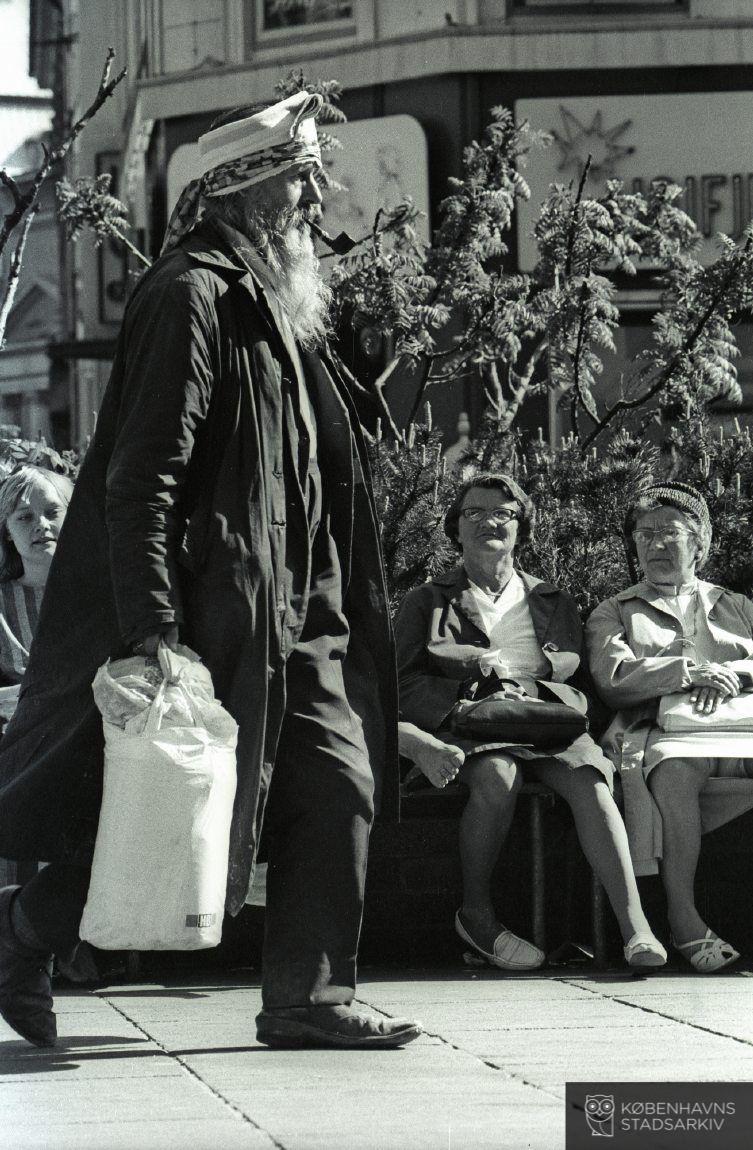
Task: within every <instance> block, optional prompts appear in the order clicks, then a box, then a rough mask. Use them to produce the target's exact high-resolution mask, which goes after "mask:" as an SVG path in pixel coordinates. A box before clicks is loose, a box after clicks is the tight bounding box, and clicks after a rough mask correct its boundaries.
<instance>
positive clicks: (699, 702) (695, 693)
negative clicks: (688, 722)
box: [690, 687, 730, 715]
mask: <svg viewBox="0 0 753 1150" xmlns="http://www.w3.org/2000/svg"><path fill="white" fill-rule="evenodd" d="M729 698H730V696H729V694H727V693H725V692H724V691H720V690H719V689H718V688H717V687H694V688H693V690H692V691H691V692H690V701H691V703H692V704H693V710H694V711H695V712H696V713H697V714H699V715H712V714H713V713H714V711H715V710H716V708H717V707H718V706H719V704H720V703H723V702H724V700H725V699H729Z"/></svg>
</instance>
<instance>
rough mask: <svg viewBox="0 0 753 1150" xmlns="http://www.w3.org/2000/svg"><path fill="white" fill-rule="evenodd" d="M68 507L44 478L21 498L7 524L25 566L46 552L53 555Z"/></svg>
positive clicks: (9, 533)
mask: <svg viewBox="0 0 753 1150" xmlns="http://www.w3.org/2000/svg"><path fill="white" fill-rule="evenodd" d="M66 510H67V507H66V504H65V503H64V502H63V500H62V499H61V498H60V495H59V494H58V493H57V491H56V490H55V488H54V487H53V486H52V484H51V483H48V482H47V480H46V479H40V480H39V481H38V482H37V483H35V484H34V486H33V487H31V488H29V490H28V491H27V492H26V494H25V495H24V496H23V497H22V498H21V499H19V501H18V503H17V504H16V506H15V507H14V509H13V511H12V512H11V514H10V515H9V516H8V521H7V524H6V527H7V531H8V535H9V536H10V538H11V541H12V543H13V544H14V545H15V548H16V551H18V554H19V555H20V556H21V562H22V563H23V564H24V565H25V564H26V562H27V560H30V559H31V560H32V561H34V560H37V559H40V558H41V557H42V556H43V555H48V556H50V557H52V555H53V554H54V552H55V548H56V547H57V542H58V535H59V534H60V528H61V527H62V525H63V520H64V519H65V513H66Z"/></svg>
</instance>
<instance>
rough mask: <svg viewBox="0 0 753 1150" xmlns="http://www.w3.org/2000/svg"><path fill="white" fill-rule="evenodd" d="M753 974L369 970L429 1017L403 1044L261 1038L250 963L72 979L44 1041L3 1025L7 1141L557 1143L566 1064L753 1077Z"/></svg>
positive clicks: (368, 986)
mask: <svg viewBox="0 0 753 1150" xmlns="http://www.w3.org/2000/svg"><path fill="white" fill-rule="evenodd" d="M752 991H753V983H752V982H751V981H750V979H749V978H747V977H745V976H740V975H738V976H732V975H731V976H727V977H721V978H718V979H702V978H699V977H698V976H690V977H685V976H678V975H675V974H672V973H670V974H667V975H656V976H652V977H651V978H642V979H636V978H632V977H631V976H630V975H621V974H620V975H606V976H604V975H592V976H588V977H584V976H579V977H573V976H572V975H571V976H568V977H562V976H553V975H552V974H551V973H545V974H541V975H532V976H526V977H517V976H516V977H510V978H508V977H501V978H498V977H496V976H495V974H494V972H485V971H484V972H481V973H480V975H479V976H476V975H474V974H472V973H468V972H465V971H460V972H458V971H456V970H453V971H449V972H448V971H446V970H445V971H435V972H432V971H417V972H413V973H410V972H402V971H401V972H385V973H382V972H379V971H376V970H374V969H372V970H370V971H368V972H366V974H365V977H364V978H363V980H362V982H361V985H360V988H359V1000H360V1001H362V1002H364V1003H366V1004H367V1005H371V1006H372V1007H373V1008H374V1009H377V1010H382V1011H384V1012H386V1013H389V1014H399V1015H408V1016H413V1017H420V1018H422V1019H423V1020H424V1022H425V1023H426V1025H427V1027H428V1028H429V1031H430V1033H429V1034H426V1035H424V1036H422V1038H421V1039H420V1040H419V1041H417V1042H415V1043H412V1044H410V1045H409V1046H408V1047H406V1048H405V1049H404V1050H399V1051H328V1050H310V1051H300V1050H298V1051H296V1050H290V1051H281V1050H279V1051H278V1050H269V1049H268V1048H266V1047H262V1046H261V1045H259V1044H258V1043H256V1040H255V1026H254V1016H255V1014H256V1013H257V1011H258V1009H259V1005H260V993H259V987H258V980H255V978H253V977H250V978H248V979H247V980H245V979H244V977H241V976H238V977H231V978H224V979H217V980H213V979H211V977H208V978H207V979H206V981H205V982H204V981H201V980H195V981H190V980H187V979H184V980H181V981H179V982H176V983H175V984H174V985H164V984H158V985H148V984H141V985H138V986H129V987H124V986H114V987H108V988H105V989H103V990H99V991H97V992H96V993H91V992H79V991H75V990H74V991H67V992H65V993H63V994H60V995H58V998H57V1009H58V1017H59V1023H60V1029H61V1033H62V1035H63V1038H62V1041H61V1044H60V1046H59V1047H58V1048H56V1049H55V1050H54V1051H52V1052H49V1051H39V1050H35V1049H34V1048H33V1047H31V1046H29V1045H28V1044H27V1043H24V1042H22V1041H21V1040H19V1039H18V1038H17V1037H16V1036H15V1035H14V1034H13V1032H12V1031H10V1030H9V1029H8V1028H3V1024H2V1023H0V1145H1V1146H2V1150H279V1147H280V1146H282V1147H284V1150H563V1146H564V1119H565V1108H564V1092H565V1083H566V1081H567V1080H568V1079H578V1080H586V1081H587V1080H589V1079H590V1080H592V1081H594V1082H600V1081H608V1080H617V1081H620V1080H622V1081H636V1080H640V1079H647V1080H649V1081H667V1080H672V1079H675V1080H681V1081H682V1080H689V1081H720V1080H721V1081H751V1080H753V1011H751V1010H750V1002H751V997H752V993H751V992H752ZM163 1047H164V1048H165V1049H162V1048H163ZM244 1118H245V1120H244ZM8 1132H12V1133H11V1136H10V1138H8Z"/></svg>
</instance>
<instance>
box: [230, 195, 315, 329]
mask: <svg viewBox="0 0 753 1150" xmlns="http://www.w3.org/2000/svg"><path fill="white" fill-rule="evenodd" d="M223 199H224V203H222V201H215V202H214V203H213V204H212V211H213V212H216V213H217V214H218V215H219V216H220V218H223V219H225V220H227V222H228V223H230V224H232V225H233V227H235V228H237V229H238V230H239V231H241V232H242V233H243V234H244V235H245V236H248V238H249V240H250V241H251V243H252V244H253V246H254V248H255V249H256V251H257V252H258V253H259V255H260V256H261V257H262V258H263V259H264V261H265V263H266V265H267V268H268V271H269V274H270V276H271V278H272V281H273V283H274V285H275V290H276V292H277V297H278V299H279V301H280V304H281V306H282V309H283V311H284V312H285V315H286V317H287V320H288V323H289V324H290V327H291V329H292V332H293V335H294V336H295V338H296V340H297V342H298V343H299V345H300V346H301V347H302V348H304V349H305V350H307V351H313V350H314V349H316V348H317V347H321V345H322V344H323V343H324V341H325V339H326V338H327V336H328V335H329V334H330V332H331V330H332V325H331V321H330V308H331V305H332V290H331V288H330V287H329V285H328V284H326V283H325V282H324V280H323V279H322V277H321V274H320V271H319V260H318V259H317V256H316V252H315V251H314V242H313V240H312V238H311V232H310V230H309V228H308V227H307V226H306V215H307V213H306V211H305V210H304V211H301V210H299V209H297V208H296V209H290V208H283V209H281V210H279V211H277V212H274V213H270V212H267V211H264V210H263V209H262V208H261V207H260V206H259V205H258V204H255V203H254V202H253V201H252V200H250V199H249V197H248V196H246V195H244V194H243V193H238V194H237V195H233V194H231V195H229V196H226V197H223Z"/></svg>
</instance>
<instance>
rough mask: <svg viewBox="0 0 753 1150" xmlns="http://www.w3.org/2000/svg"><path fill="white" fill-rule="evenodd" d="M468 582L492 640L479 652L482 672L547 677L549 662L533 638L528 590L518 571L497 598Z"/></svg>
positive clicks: (508, 676) (504, 675)
mask: <svg viewBox="0 0 753 1150" xmlns="http://www.w3.org/2000/svg"><path fill="white" fill-rule="evenodd" d="M468 583H469V587H470V591H471V594H472V595H473V597H474V599H475V600H476V605H477V606H478V609H479V614H480V615H481V620H482V622H483V624H484V629H485V630H486V633H487V635H488V636H489V642H490V643H491V650H490V651H488V652H486V653H485V654H484V655H483V656H482V660H481V670H482V671H483V673H484V674H485V675H488V674H490V673H491V672H492V671H493V670H494V671H496V672H497V673H498V674H499V675H500V676H501V677H502V678H511V679H514V678H516V677H518V676H520V677H523V678H528V679H542V678H545V677H548V675H549V663H548V662H547V659H546V657H545V655H544V654H543V653H542V650H541V647H540V646H539V641H538V639H537V638H536V632H535V631H534V629H533V619H532V618H531V611H530V608H529V606H528V592H527V591H526V589H525V586H524V585H523V580H522V579H521V578H520V576H519V575H518V573H517V571H513V573H512V576H511V578H510V581H509V583H507V585H506V586H505V588H504V590H503V591H502V593H501V594H500V595H498V596H497V598H496V599H495V598H493V597H492V596H491V595H489V594H488V592H486V591H484V590H483V588H481V587H479V586H477V584H475V583H473V582H472V581H471V580H470V579H469V580H468Z"/></svg>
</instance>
